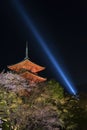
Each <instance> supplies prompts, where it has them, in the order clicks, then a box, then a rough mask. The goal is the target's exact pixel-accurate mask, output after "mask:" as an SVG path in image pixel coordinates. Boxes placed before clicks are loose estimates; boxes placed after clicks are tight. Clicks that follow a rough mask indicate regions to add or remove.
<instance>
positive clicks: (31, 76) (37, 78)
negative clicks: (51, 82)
mask: <svg viewBox="0 0 87 130" xmlns="http://www.w3.org/2000/svg"><path fill="white" fill-rule="evenodd" d="M20 75H21V76H22V77H24V78H25V79H27V80H29V81H31V82H32V81H33V82H35V83H40V82H44V81H46V80H47V79H46V78H42V77H40V76H38V75H34V74H32V73H30V72H28V71H26V72H24V73H21V74H20Z"/></svg>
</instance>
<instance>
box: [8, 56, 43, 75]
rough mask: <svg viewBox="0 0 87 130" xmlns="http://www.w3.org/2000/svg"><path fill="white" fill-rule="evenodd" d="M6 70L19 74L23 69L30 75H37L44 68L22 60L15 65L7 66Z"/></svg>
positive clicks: (27, 60)
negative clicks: (30, 73)
mask: <svg viewBox="0 0 87 130" xmlns="http://www.w3.org/2000/svg"><path fill="white" fill-rule="evenodd" d="M8 68H9V69H11V70H13V71H16V72H19V71H20V70H21V69H25V70H28V71H30V72H32V73H37V72H39V71H42V70H44V69H45V67H42V66H39V65H37V64H35V63H33V62H31V61H30V60H29V59H24V60H23V61H21V62H19V63H17V64H14V65H9V66H8Z"/></svg>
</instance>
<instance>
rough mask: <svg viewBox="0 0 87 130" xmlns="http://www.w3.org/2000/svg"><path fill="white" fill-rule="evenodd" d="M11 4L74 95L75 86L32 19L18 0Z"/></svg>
mask: <svg viewBox="0 0 87 130" xmlns="http://www.w3.org/2000/svg"><path fill="white" fill-rule="evenodd" d="M12 4H13V5H14V7H16V10H17V12H18V13H19V15H20V16H21V19H22V20H23V22H24V23H25V25H26V27H27V28H28V29H29V30H31V31H32V33H33V35H34V37H35V38H36V40H37V41H38V43H39V44H40V46H41V47H42V48H43V49H44V51H45V53H46V55H47V56H48V58H49V60H50V61H51V63H52V65H53V66H54V68H55V69H56V72H57V75H58V76H59V75H60V77H61V79H62V81H63V84H64V86H66V88H67V89H68V91H69V92H70V93H71V94H74V95H76V90H75V87H74V85H73V83H72V82H71V80H70V79H69V77H68V76H67V74H65V72H64V70H63V69H62V67H61V66H60V65H59V63H58V61H57V60H56V58H55V57H54V55H53V54H52V52H51V50H50V49H49V48H48V46H47V44H46V43H45V42H44V40H43V38H42V37H41V36H40V34H39V33H38V31H37V30H36V28H35V27H34V25H33V23H32V21H31V20H30V18H29V15H28V14H27V13H26V11H25V9H24V7H23V6H22V4H21V3H20V2H19V1H18V0H13V3H12Z"/></svg>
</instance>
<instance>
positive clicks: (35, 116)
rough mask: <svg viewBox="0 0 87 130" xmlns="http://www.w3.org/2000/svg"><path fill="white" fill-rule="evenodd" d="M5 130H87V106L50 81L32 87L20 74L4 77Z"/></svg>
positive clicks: (0, 78)
mask: <svg viewBox="0 0 87 130" xmlns="http://www.w3.org/2000/svg"><path fill="white" fill-rule="evenodd" d="M0 119H1V121H2V127H3V130H62V129H63V130H86V129H85V128H87V105H86V104H85V105H84V106H81V105H80V100H77V99H75V97H73V96H72V95H69V94H67V93H66V92H64V89H63V87H61V85H60V84H59V83H58V82H56V81H54V80H50V81H48V82H46V83H42V84H38V85H34V86H32V85H31V84H28V82H27V81H26V80H25V79H23V78H22V77H20V76H19V75H17V74H12V73H9V72H7V73H1V74H0Z"/></svg>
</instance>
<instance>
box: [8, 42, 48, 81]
mask: <svg viewBox="0 0 87 130" xmlns="http://www.w3.org/2000/svg"><path fill="white" fill-rule="evenodd" d="M8 68H9V69H10V70H12V71H14V72H16V73H17V74H19V75H20V76H22V77H24V78H25V79H26V80H28V81H29V83H40V82H44V81H46V78H42V77H40V76H38V72H40V71H42V70H44V69H45V67H42V66H39V65H37V64H35V63H33V62H32V61H30V60H29V57H28V43H26V57H25V58H24V60H23V61H21V62H19V63H17V64H14V65H10V66H8Z"/></svg>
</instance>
